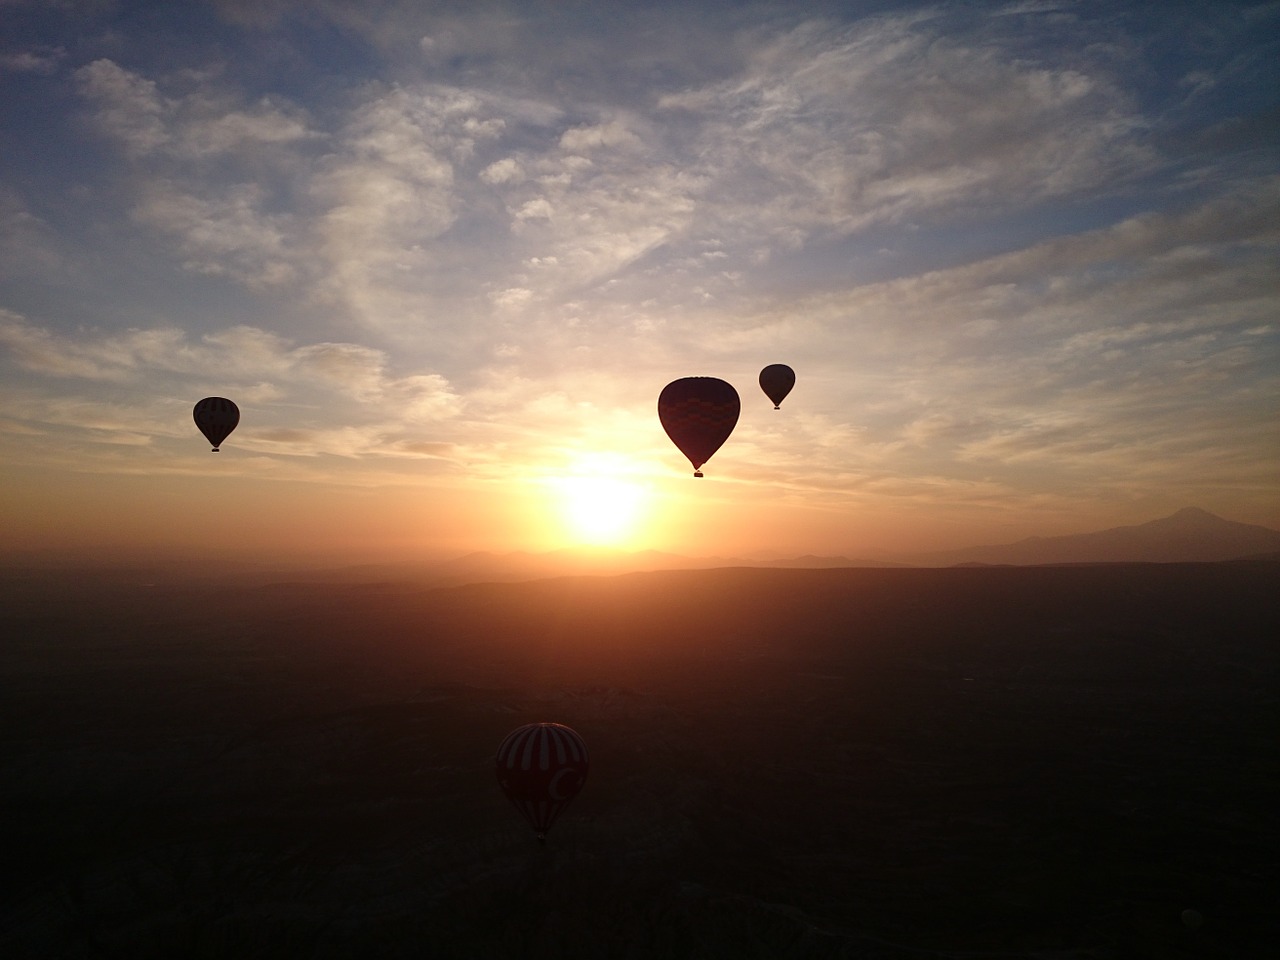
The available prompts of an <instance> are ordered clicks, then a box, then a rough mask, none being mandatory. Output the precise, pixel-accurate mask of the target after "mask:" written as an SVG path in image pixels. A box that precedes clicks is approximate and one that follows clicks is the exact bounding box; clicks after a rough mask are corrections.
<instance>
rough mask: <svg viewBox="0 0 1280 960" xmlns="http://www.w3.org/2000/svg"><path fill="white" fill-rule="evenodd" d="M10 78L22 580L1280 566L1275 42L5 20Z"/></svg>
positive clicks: (118, 7)
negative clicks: (658, 561) (1195, 550)
mask: <svg viewBox="0 0 1280 960" xmlns="http://www.w3.org/2000/svg"><path fill="white" fill-rule="evenodd" d="M0 85H2V89H3V91H4V92H3V95H2V96H0V371H2V372H0V403H2V407H0V462H2V463H3V464H4V468H3V472H2V473H0V553H3V554H7V555H11V556H26V555H29V554H31V553H32V552H33V551H40V552H52V553H59V552H61V553H64V554H67V555H71V556H77V557H85V558H91V557H101V556H106V555H109V554H110V555H115V554H118V553H121V552H124V553H128V552H133V553H136V554H146V553H148V552H150V553H156V554H165V555H169V554H188V555H195V556H205V557H209V558H222V557H231V556H260V557H267V556H271V557H294V558H305V559H307V560H309V561H315V562H321V561H323V562H331V561H337V562H342V561H345V560H350V561H365V560H371V559H411V558H417V557H435V556H447V555H457V554H461V553H465V552H468V551H472V550H493V551H507V550H550V549H557V548H561V547H569V546H573V545H577V544H583V543H594V544H599V545H607V546H615V547H620V548H625V549H659V550H668V551H672V552H677V553H685V554H700V555H707V554H711V555H723V556H733V555H737V556H744V555H749V556H758V557H768V556H792V555H798V554H804V553H816V554H843V555H845V556H850V557H862V556H866V557H870V556H877V555H887V554H888V553H892V552H909V551H912V550H935V549H945V548H949V547H959V546H966V545H970V544H975V543H1001V542H1009V541H1012V540H1016V539H1019V538H1021V537H1025V536H1030V535H1034V534H1039V535H1055V534H1066V533H1076V532H1084V531H1089V530H1095V529H1101V528H1104V527H1109V526H1115V525H1119V524H1127V523H1139V522H1143V521H1146V520H1150V519H1154V518H1156V517H1160V516H1164V515H1167V514H1169V513H1172V512H1173V511H1175V510H1177V509H1179V508H1181V507H1185V506H1192V505H1194V506H1199V507H1203V508H1205V509H1207V510H1210V511H1213V512H1215V513H1218V514H1220V515H1222V516H1225V517H1227V518H1229V519H1233V520H1240V521H1244V522H1249V523H1259V524H1265V525H1268V526H1272V527H1280V496H1278V495H1277V493H1278V491H1280V410H1278V409H1277V408H1278V407H1280V403H1278V400H1280V330H1278V325H1280V309H1278V308H1280V4H1278V3H1254V4H1250V3H1239V4H1230V3H1218V4H1205V3H1199V2H1197V3H1185V4H1178V3H1166V4H1158V5H1157V4H1147V3H1116V2H1106V3H1101V2H1099V3H1092V2H1082V3H1071V2H1061V3H1059V2H1050V0H1043V2H1041V0H1029V2H1021V3H1010V4H999V3H991V4H980V3H894V2H863V3H838V2H807V3H803V4H800V3H783V2H760V3H750V2H730V0H722V2H706V3H698V2H690V0H683V2H671V3H664V2H646V3H625V2H617V3H604V2H585V0H584V2H576V3H575V2H557V3H550V2H545V3H539V2H528V0H520V2H509V3H489V2H483V0H481V2H472V0H468V2H459V3H433V2H424V0H383V2H370V3H361V4H352V3H346V2H336V0H311V2H303V0H297V2H287V0H218V2H208V3H195V2H193V3H183V4H174V3H170V2H163V0H158V2H131V0H82V2H81V0H0ZM772 363H785V364H788V365H790V366H791V367H792V368H793V369H794V370H795V371H796V376H797V382H796V386H795V389H794V390H793V391H792V393H791V395H790V396H789V397H788V398H787V399H786V400H785V401H784V402H783V404H782V407H781V409H780V410H777V411H775V410H774V409H773V405H772V403H770V402H769V401H768V400H767V399H766V398H765V396H764V394H763V393H762V392H761V391H760V389H759V387H758V385H757V376H758V373H759V371H760V369H761V368H763V367H764V366H766V365H768V364H772ZM686 376H712V377H719V378H722V379H724V380H726V381H728V382H729V383H731V384H733V385H734V387H735V388H736V389H737V391H738V393H739V395H740V397H741V403H742V412H741V416H740V419H739V421H738V424H737V427H736V429H735V430H734V432H733V434H732V435H731V436H730V437H729V439H728V441H727V442H726V443H725V444H724V446H723V447H722V448H721V449H720V450H719V451H718V452H717V453H716V455H715V456H714V457H712V458H711V460H710V461H709V463H708V464H707V465H706V466H705V467H704V472H705V474H706V476H705V477H704V478H702V479H695V478H694V477H693V476H692V469H691V467H690V464H689V462H688V461H687V460H685V459H684V457H683V456H682V455H681V454H680V452H679V451H678V450H677V449H676V448H675V447H674V446H673V445H672V444H671V442H670V440H669V439H668V437H667V436H666V434H665V433H664V432H663V430H662V427H661V424H660V423H659V421H658V418H657V414H656V400H657V396H658V394H659V392H660V391H661V389H662V387H663V386H664V385H665V384H666V383H668V382H669V381H671V380H674V379H677V378H680V377H686ZM206 396H221V397H227V398H230V399H232V400H234V401H235V402H236V403H237V404H238V406H239V408H240V411H241V421H240V425H239V427H238V428H237V430H236V431H235V432H234V433H233V434H232V435H231V437H230V438H229V439H228V440H227V441H226V442H225V443H224V444H223V446H222V449H221V451H220V452H219V453H217V454H212V453H211V452H210V448H209V445H208V444H207V443H206V442H205V441H204V439H203V438H202V437H201V436H200V435H199V433H198V431H197V430H196V428H195V425H194V423H193V421H192V407H193V406H194V404H195V402H196V401H197V400H199V399H201V398H202V397H206Z"/></svg>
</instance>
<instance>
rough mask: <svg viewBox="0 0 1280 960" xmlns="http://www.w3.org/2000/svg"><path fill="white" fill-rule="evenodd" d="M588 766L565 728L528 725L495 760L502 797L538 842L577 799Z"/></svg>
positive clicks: (570, 730) (578, 743) (512, 736)
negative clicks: (521, 816)
mask: <svg viewBox="0 0 1280 960" xmlns="http://www.w3.org/2000/svg"><path fill="white" fill-rule="evenodd" d="M589 766H590V765H589V763H588V761H587V745H586V744H585V743H584V742H583V740H582V737H580V736H578V733H577V731H576V730H574V729H573V728H572V727H566V726H565V725H564V724H563V723H528V724H525V725H524V726H523V727H518V728H517V729H515V730H512V731H511V732H510V733H509V734H507V737H506V739H505V740H503V741H502V746H500V747H498V756H497V760H496V770H497V774H498V783H499V784H500V785H501V786H502V792H503V793H505V794H506V795H507V799H508V800H510V801H511V802H512V803H514V804H515V806H516V809H517V810H519V811H520V813H521V814H523V815H524V818H525V819H526V820H528V821H529V826H531V827H533V829H534V831H535V832H536V833H537V834H538V839H539V840H545V839H546V836H547V831H548V830H550V829H551V825H552V824H553V823H555V821H556V817H558V816H560V814H561V813H562V812H563V811H564V808H565V807H567V806H569V803H570V801H572V800H573V798H574V797H576V796H577V795H578V791H579V790H581V789H582V784H583V781H585V780H586V779H587V770H588V768H589Z"/></svg>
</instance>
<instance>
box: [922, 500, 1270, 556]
mask: <svg viewBox="0 0 1280 960" xmlns="http://www.w3.org/2000/svg"><path fill="white" fill-rule="evenodd" d="M1277 551H1280V531H1276V530H1272V529H1271V528H1269V527H1261V526H1257V525H1255V524H1249V523H1239V522H1237V521H1234V520H1226V519H1224V518H1223V517H1219V516H1217V515H1216V514H1213V513H1210V512H1209V511H1208V510H1204V509H1202V508H1200V507H1183V508H1182V509H1181V510H1178V511H1176V512H1174V513H1172V514H1170V515H1169V516H1167V517H1161V518H1159V519H1158V520H1149V521H1147V522H1146V523H1139V524H1134V525H1131V526H1123V527H1111V528H1110V529H1107V530H1099V531H1097V532H1095V533H1077V534H1072V535H1069V536H1062V537H1028V538H1026V539H1025V540H1019V541H1018V542H1017V543H1008V544H1001V545H995V544H992V545H988V546H981V547H969V548H967V549H964V550H952V551H948V552H947V553H945V554H933V555H929V556H928V557H919V558H918V562H932V563H935V564H942V565H954V564H958V563H974V562H977V563H987V564H1045V563H1117V562H1127V563H1134V562H1140V563H1179V562H1180V563H1205V562H1214V561H1220V560H1233V559H1237V558H1240V557H1248V556H1259V555H1263V554H1270V553H1275V552H1277Z"/></svg>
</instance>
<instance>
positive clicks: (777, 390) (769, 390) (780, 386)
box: [760, 363, 796, 410]
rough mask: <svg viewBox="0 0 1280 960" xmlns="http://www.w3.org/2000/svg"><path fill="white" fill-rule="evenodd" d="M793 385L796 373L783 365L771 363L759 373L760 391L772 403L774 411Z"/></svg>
mask: <svg viewBox="0 0 1280 960" xmlns="http://www.w3.org/2000/svg"><path fill="white" fill-rule="evenodd" d="M795 385H796V372H795V371H794V370H792V369H791V368H790V367H788V366H787V365H786V364H785V363H771V364H769V365H768V366H767V367H765V368H764V369H763V370H761V371H760V389H761V390H763V391H764V395H765V396H766V397H768V398H769V399H770V400H772V401H773V409H775V410H777V409H778V406H779V405H780V404H781V403H782V401H783V399H785V398H786V396H787V394H788V393H790V392H791V388H792V387H794V386H795Z"/></svg>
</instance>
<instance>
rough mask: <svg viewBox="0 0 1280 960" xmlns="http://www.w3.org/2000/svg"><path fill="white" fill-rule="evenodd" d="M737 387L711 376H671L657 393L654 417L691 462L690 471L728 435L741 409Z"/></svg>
mask: <svg viewBox="0 0 1280 960" xmlns="http://www.w3.org/2000/svg"><path fill="white" fill-rule="evenodd" d="M741 406H742V405H741V402H740V401H739V400H738V391H737V390H735V389H733V386H732V385H731V384H728V383H725V382H724V381H723V380H718V379H716V378H715V377H684V378H683V379H680V380H672V381H671V382H670V383H668V384H667V385H666V386H665V387H663V388H662V393H661V394H659V395H658V419H659V420H661V421H662V429H663V430H665V431H667V436H668V437H670V438H671V442H672V443H674V444H675V445H676V446H677V447H679V448H680V452H681V453H683V454H684V455H685V456H686V457H688V458H689V462H690V463H692V464H693V475H694V476H695V477H700V476H702V472H701V471H700V470H699V469H698V468H699V467H701V466H702V465H703V464H704V463H706V462H707V461H708V460H710V459H711V455H712V454H713V453H715V452H716V451H717V450H719V449H720V446H721V444H723V443H724V442H725V441H726V440H728V439H729V434H731V433H732V432H733V428H734V427H735V426H736V425H737V423H738V413H739V411H740V409H741Z"/></svg>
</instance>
